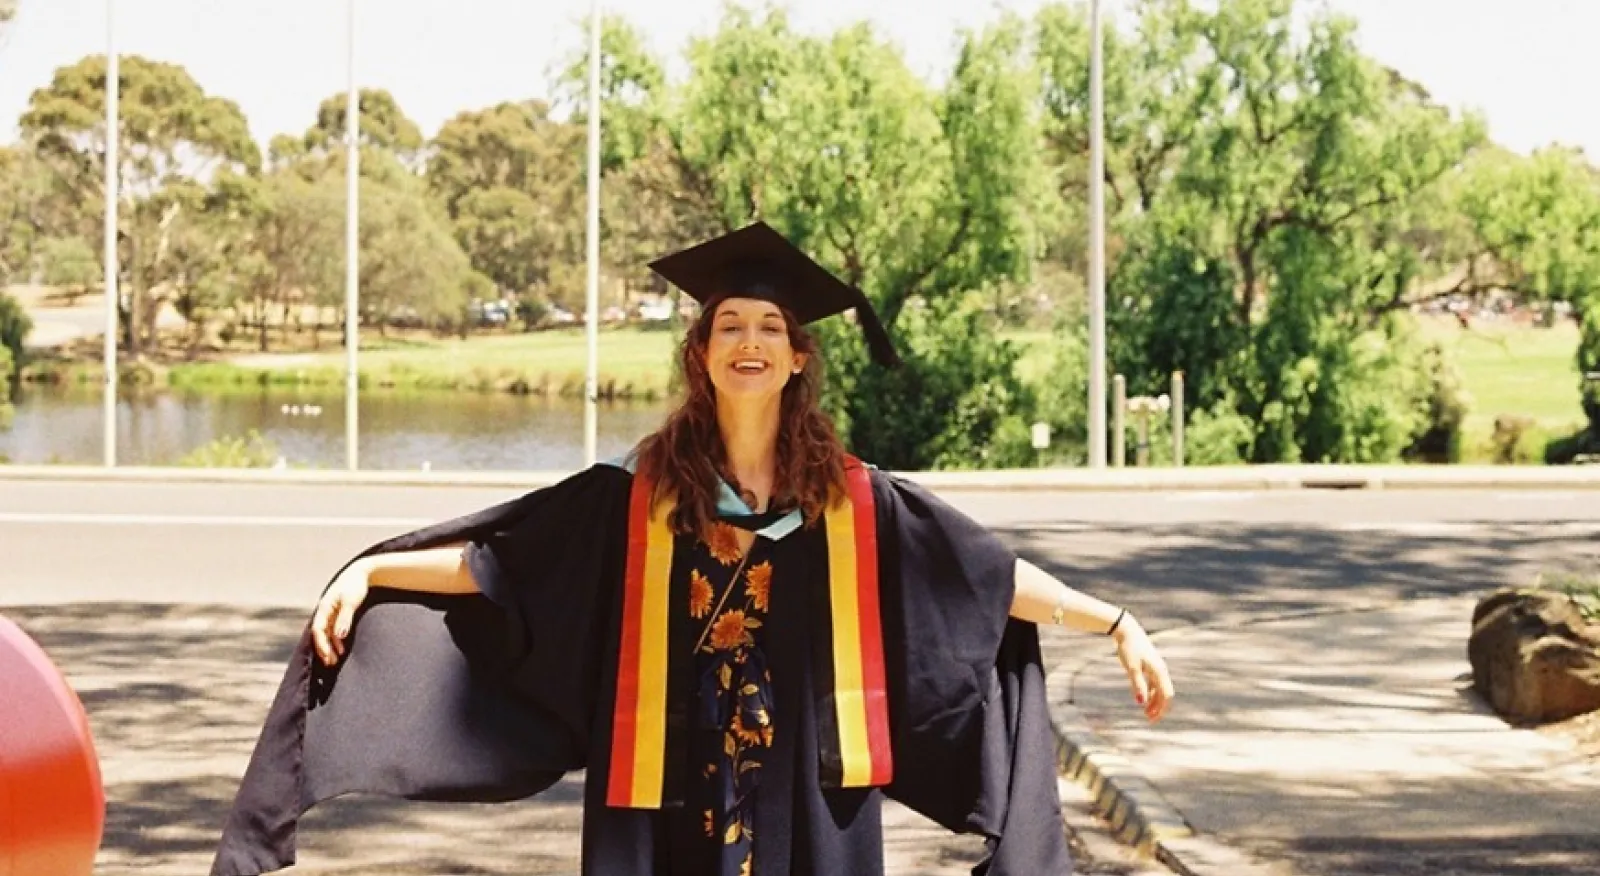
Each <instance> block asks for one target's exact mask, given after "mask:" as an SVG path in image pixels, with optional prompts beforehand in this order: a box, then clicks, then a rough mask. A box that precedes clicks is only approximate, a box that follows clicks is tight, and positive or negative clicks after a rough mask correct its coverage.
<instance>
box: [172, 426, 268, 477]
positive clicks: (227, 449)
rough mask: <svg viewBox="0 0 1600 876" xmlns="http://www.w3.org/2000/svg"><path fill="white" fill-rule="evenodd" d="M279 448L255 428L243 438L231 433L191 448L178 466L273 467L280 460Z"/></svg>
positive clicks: (179, 461)
mask: <svg viewBox="0 0 1600 876" xmlns="http://www.w3.org/2000/svg"><path fill="white" fill-rule="evenodd" d="M278 458H279V457H278V448H277V446H276V445H274V444H273V443H272V442H271V441H268V440H267V439H266V438H264V437H262V435H261V433H260V432H259V431H257V430H255V429H251V430H250V431H249V432H248V433H246V434H245V436H244V437H243V438H239V437H234V436H228V437H223V438H218V439H216V440H214V441H211V442H210V443H208V444H202V445H201V446H199V447H196V448H195V449H194V450H191V451H189V453H188V454H187V455H185V456H184V457H183V458H182V459H180V460H178V465H181V466H185V467H188V468H271V467H272V466H274V465H276V464H277V462H278Z"/></svg>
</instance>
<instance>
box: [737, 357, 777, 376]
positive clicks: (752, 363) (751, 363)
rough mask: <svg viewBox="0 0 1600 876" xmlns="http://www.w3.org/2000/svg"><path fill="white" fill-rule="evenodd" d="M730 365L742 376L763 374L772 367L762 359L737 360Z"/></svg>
mask: <svg viewBox="0 0 1600 876" xmlns="http://www.w3.org/2000/svg"><path fill="white" fill-rule="evenodd" d="M729 365H730V367H732V368H733V370H734V371H736V372H738V373H740V374H763V373H765V372H766V370H767V369H768V368H770V367H772V366H770V365H768V364H767V363H766V362H763V361H762V360H760V359H735V360H733V361H732V362H731V363H729Z"/></svg>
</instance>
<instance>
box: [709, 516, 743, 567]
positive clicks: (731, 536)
mask: <svg viewBox="0 0 1600 876" xmlns="http://www.w3.org/2000/svg"><path fill="white" fill-rule="evenodd" d="M706 547H707V548H709V549H710V551H711V558H712V559H714V560H716V561H717V562H719V563H721V564H722V565H724V566H731V565H733V564H734V563H737V562H739V560H740V559H741V558H743V557H744V551H741V550H739V531H738V530H737V529H734V528H733V527H732V526H730V525H729V524H726V523H723V522H721V521H718V522H716V523H714V524H712V525H711V540H710V541H709V542H708V543H707V544H706Z"/></svg>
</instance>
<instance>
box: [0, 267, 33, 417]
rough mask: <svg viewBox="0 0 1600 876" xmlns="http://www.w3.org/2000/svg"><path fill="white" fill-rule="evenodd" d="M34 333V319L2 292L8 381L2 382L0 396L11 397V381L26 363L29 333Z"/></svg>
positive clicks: (0, 333)
mask: <svg viewBox="0 0 1600 876" xmlns="http://www.w3.org/2000/svg"><path fill="white" fill-rule="evenodd" d="M31 331H33V319H32V317H30V316H28V312H27V311H26V310H24V309H23V307H22V305H21V304H20V303H18V301H17V299H15V298H13V297H11V296H10V295H9V294H7V293H5V292H4V291H0V349H3V350H5V351H6V363H7V368H6V377H7V379H6V380H3V381H0V390H5V391H4V392H0V395H9V390H10V386H11V379H13V378H14V377H15V376H16V372H15V369H20V368H21V367H22V365H23V364H24V363H25V362H26V356H25V353H26V351H27V343H28V333H29V332H31Z"/></svg>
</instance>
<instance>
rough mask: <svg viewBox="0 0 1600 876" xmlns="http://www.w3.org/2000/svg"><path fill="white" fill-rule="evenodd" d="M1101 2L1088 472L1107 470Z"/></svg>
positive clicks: (1093, 121)
mask: <svg viewBox="0 0 1600 876" xmlns="http://www.w3.org/2000/svg"><path fill="white" fill-rule="evenodd" d="M1101 28H1102V22H1101V14H1100V0H1092V2H1091V3H1090V4H1089V33H1090V36H1089V40H1090V50H1089V466H1090V467H1091V468H1105V466H1106V263H1105V255H1106V254H1105V249H1106V228H1105V222H1106V217H1105V176H1106V172H1105V82H1104V79H1105V71H1104V70H1103V69H1102V68H1103V67H1104V64H1105V59H1104V57H1103V48H1102V45H1101V43H1102V36H1101Z"/></svg>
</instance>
